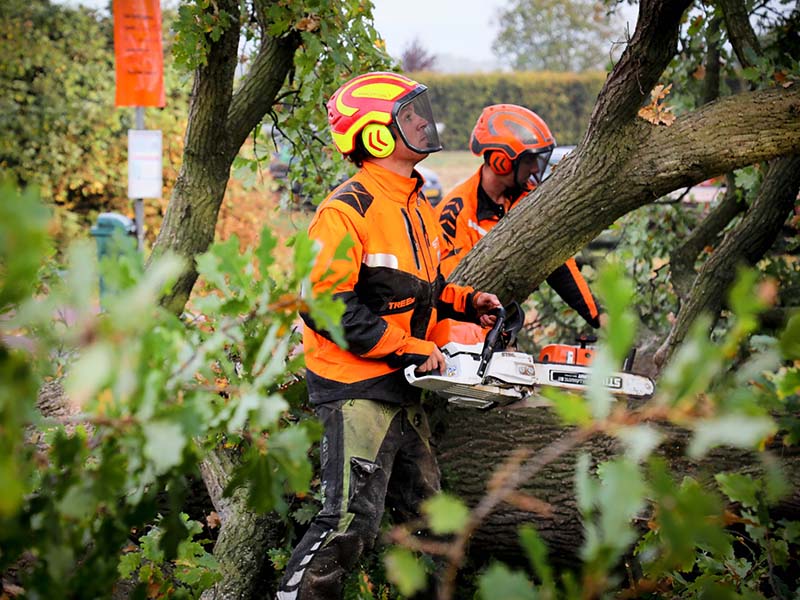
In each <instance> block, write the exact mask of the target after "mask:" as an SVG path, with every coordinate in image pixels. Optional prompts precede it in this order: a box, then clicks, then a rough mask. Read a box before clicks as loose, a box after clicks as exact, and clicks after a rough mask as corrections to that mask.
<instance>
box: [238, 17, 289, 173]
mask: <svg viewBox="0 0 800 600" xmlns="http://www.w3.org/2000/svg"><path fill="white" fill-rule="evenodd" d="M263 35H264V38H263V40H262V42H261V48H260V50H259V52H258V55H257V56H256V58H255V59H254V60H253V62H252V63H251V64H250V68H249V70H248V72H247V76H246V77H245V79H244V81H243V82H242V85H241V86H240V87H239V89H238V90H237V91H236V94H235V95H234V97H233V101H232V103H231V108H230V113H229V117H228V131H229V132H230V137H231V141H232V148H235V151H234V156H235V155H236V152H238V150H239V148H240V147H241V146H242V144H244V142H245V140H246V139H247V136H248V135H250V132H252V131H253V129H255V127H256V126H257V125H258V123H259V122H260V121H261V119H263V117H264V115H265V114H266V113H267V112H268V111H269V110H270V108H271V107H272V104H273V103H274V101H275V98H276V96H277V95H278V92H279V91H280V89H281V87H282V86H283V82H284V81H285V80H286V75H287V74H288V73H289V70H290V69H291V68H292V63H293V61H294V54H295V51H296V50H297V48H298V47H299V46H300V35H299V33H298V32H296V31H291V32H289V33H288V34H286V35H284V36H282V37H280V38H271V37H269V36H267V35H266V33H264V34H263ZM231 160H233V157H231Z"/></svg>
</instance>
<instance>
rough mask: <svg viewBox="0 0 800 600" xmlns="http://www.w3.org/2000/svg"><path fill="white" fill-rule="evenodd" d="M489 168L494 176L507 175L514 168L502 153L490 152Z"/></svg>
mask: <svg viewBox="0 0 800 600" xmlns="http://www.w3.org/2000/svg"><path fill="white" fill-rule="evenodd" d="M487 162H488V164H489V168H490V169H491V170H492V172H493V173H494V174H495V175H508V174H509V173H511V170H512V168H513V166H514V164H513V162H512V161H511V160H509V158H508V156H506V155H505V153H504V152H500V151H495V152H491V153H490V154H489V157H488V161H487Z"/></svg>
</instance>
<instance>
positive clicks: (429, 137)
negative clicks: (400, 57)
mask: <svg viewBox="0 0 800 600" xmlns="http://www.w3.org/2000/svg"><path fill="white" fill-rule="evenodd" d="M393 112H394V115H393V116H394V124H395V126H396V127H397V131H398V132H399V133H400V137H401V138H403V141H404V142H405V144H406V146H408V147H409V148H411V149H412V150H414V152H419V153H420V154H429V153H431V152H438V151H439V150H441V149H442V144H441V142H439V132H438V131H436V121H434V119H433V110H432V109H431V102H430V99H429V98H428V90H427V88H426V87H424V86H419V88H417V90H414V92H412V93H411V94H409V96H408V97H407V98H404V99H403V100H401V101H400V102H399V103H398V104H397V106H396V107H395V109H394V111H393Z"/></svg>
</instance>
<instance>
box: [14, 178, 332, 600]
mask: <svg viewBox="0 0 800 600" xmlns="http://www.w3.org/2000/svg"><path fill="white" fill-rule="evenodd" d="M2 191H3V194H4V195H3V197H2V198H0V205H2V206H15V205H17V204H19V203H20V202H21V201H22V199H23V198H24V199H25V200H26V202H31V203H33V202H34V200H33V199H32V197H31V195H30V194H25V195H21V194H14V193H11V191H10V189H9V188H8V187H4V188H3V190H2ZM17 217H18V218H17V219H16V220H12V219H8V220H6V219H4V220H2V221H0V240H9V239H14V238H12V237H11V235H12V233H11V231H9V229H10V228H14V229H16V230H17V232H15V233H18V232H21V231H29V232H30V233H31V235H29V236H24V237H22V238H19V240H18V242H19V243H18V245H17V246H15V248H14V249H13V250H12V249H10V248H9V247H8V246H6V245H3V246H2V247H3V255H2V261H0V265H2V268H3V269H4V271H5V272H14V273H19V274H20V277H22V276H23V275H24V276H25V277H26V280H15V281H13V282H8V280H7V279H6V278H3V279H2V280H0V281H2V287H0V290H2V297H3V298H8V299H9V301H10V300H11V299H14V300H16V304H14V305H6V306H4V307H2V309H0V328H1V331H2V334H3V338H2V339H3V340H4V341H3V342H2V343H0V372H2V373H3V378H2V384H1V385H2V386H3V389H2V392H3V393H2V396H0V402H2V404H0V419H2V420H0V429H2V430H3V431H4V432H7V434H4V435H3V436H2V442H0V443H2V454H0V485H2V487H3V490H4V493H3V498H2V501H0V546H1V547H2V553H0V572H5V571H6V569H8V567H10V566H11V565H13V564H14V563H15V562H16V561H18V560H19V558H20V557H21V556H23V554H25V555H27V556H31V557H33V560H32V561H28V562H26V565H25V566H24V568H22V570H21V571H20V573H19V577H20V581H21V584H22V586H23V587H24V588H25V590H26V593H27V594H29V595H32V596H34V595H40V596H43V597H48V596H50V595H51V594H50V592H52V590H55V589H58V590H59V593H60V594H63V595H65V596H70V595H81V596H87V597H103V596H107V595H108V594H109V591H110V589H111V586H112V585H113V583H114V581H115V580H116V578H117V577H118V569H119V568H120V566H119V563H120V560H121V556H122V555H121V553H122V551H123V549H124V548H126V547H127V546H128V540H129V538H130V536H131V535H132V531H133V530H134V529H136V530H142V529H144V528H145V527H146V526H147V524H148V523H150V522H152V520H153V519H155V517H156V514H157V512H161V513H162V514H163V515H164V516H163V519H162V520H161V521H160V522H159V524H158V533H157V534H156V533H153V534H152V537H150V538H148V539H147V541H146V542H143V545H142V550H141V557H140V558H132V557H130V554H128V556H127V557H126V558H125V561H126V562H125V563H124V568H126V569H132V568H133V567H134V566H138V568H139V578H140V580H143V579H142V577H144V578H146V579H147V580H148V581H150V582H155V583H157V584H158V585H159V586H161V585H162V584H163V585H165V586H167V587H169V585H171V584H169V583H167V580H166V579H163V578H162V576H161V575H159V572H160V571H159V570H161V571H163V572H166V571H164V569H166V568H167V567H166V566H164V567H163V568H162V567H161V566H158V565H157V564H156V563H162V562H163V563H164V565H166V564H167V563H172V566H170V567H169V569H167V571H169V573H170V574H171V577H174V578H176V579H175V580H176V581H179V582H183V584H185V585H187V586H189V587H190V588H192V589H193V590H194V591H192V594H195V592H197V591H199V590H200V589H201V588H202V587H204V586H205V587H207V586H208V585H210V584H211V582H212V581H213V578H214V577H215V575H214V570H215V566H214V564H213V562H212V561H210V560H209V559H208V557H207V556H206V555H205V554H204V553H202V552H201V551H200V549H199V547H198V546H197V545H196V542H192V541H191V539H192V537H193V536H194V535H196V534H197V531H196V528H197V525H196V524H194V523H190V522H187V520H186V519H183V518H181V517H180V509H181V506H182V504H183V501H184V499H185V496H186V491H187V485H186V478H187V477H188V476H195V477H196V476H197V473H196V465H197V464H198V463H199V462H200V461H201V460H202V459H203V457H204V456H205V455H206V453H207V452H209V451H210V450H211V449H212V448H214V447H216V446H217V445H218V444H219V443H223V444H224V445H225V446H226V447H227V448H229V449H231V450H234V451H236V452H237V453H238V454H239V455H240V457H241V459H242V460H241V466H240V468H239V470H238V471H237V472H235V473H234V474H233V479H234V481H233V483H232V484H231V485H230V486H229V487H230V490H229V491H232V490H233V489H234V488H235V487H237V486H243V487H244V488H245V491H246V493H247V495H248V497H250V498H251V500H252V505H253V506H255V507H258V508H275V509H278V510H281V511H283V512H284V513H285V511H286V509H287V503H286V501H285V495H286V494H291V493H294V492H305V491H306V490H308V488H309V480H310V478H311V466H310V464H309V461H308V457H307V452H308V450H309V446H310V444H311V442H312V441H313V440H315V439H317V438H318V436H319V427H318V426H317V425H315V424H312V423H311V422H308V421H302V422H300V423H297V419H298V418H300V417H302V416H303V412H302V409H301V407H300V406H299V405H298V404H297V403H296V401H295V400H293V401H292V402H293V404H292V403H290V400H289V399H288V398H289V396H290V394H289V393H287V394H286V397H284V394H283V393H282V390H283V389H284V388H285V384H286V382H287V381H292V380H293V377H292V376H291V373H292V372H295V371H296V370H297V369H299V368H300V366H301V365H302V356H298V355H295V354H294V353H293V348H294V347H295V346H296V344H297V342H298V339H297V334H296V333H295V332H294V330H293V328H292V324H293V321H294V319H295V318H296V312H297V310H298V309H300V308H302V309H304V310H308V311H309V312H310V313H311V314H312V316H314V317H315V318H318V319H322V318H323V317H324V318H328V319H330V315H329V314H327V312H326V311H327V310H328V309H329V308H330V307H331V306H333V305H331V303H330V300H328V301H327V302H323V301H320V300H313V301H309V302H308V303H304V302H302V301H301V300H300V298H299V296H298V290H299V289H300V287H301V283H302V282H301V280H300V279H297V278H295V277H294V275H293V274H285V273H280V272H278V271H277V270H276V268H275V265H274V263H273V259H272V256H271V254H270V251H271V249H272V248H273V247H274V243H270V241H269V240H270V239H271V238H270V236H269V233H268V232H265V233H264V234H263V235H262V239H263V240H264V242H263V243H262V245H261V246H260V247H259V248H258V249H256V250H247V251H246V252H244V253H239V252H238V246H236V243H235V241H234V242H228V243H226V244H220V245H216V246H212V248H211V249H210V250H209V252H208V253H206V254H205V255H203V256H201V257H200V258H199V260H198V269H199V271H200V273H201V275H202V277H203V278H204V281H205V282H206V284H205V288H204V289H203V294H205V295H202V296H201V297H199V298H198V299H197V300H196V302H195V303H194V305H193V306H192V311H193V312H192V313H191V314H186V315H184V318H183V319H178V318H176V317H175V316H173V315H172V314H170V313H168V312H166V311H164V310H163V309H161V308H159V306H158V302H157V300H158V298H159V297H160V295H161V293H162V292H163V289H164V287H165V286H167V285H169V284H170V282H171V281H172V280H173V279H174V277H175V276H176V274H177V273H178V272H179V270H180V268H181V261H179V260H178V259H176V258H174V257H169V256H166V257H163V258H161V259H159V260H157V261H154V263H153V264H152V265H150V267H149V268H148V269H147V271H146V272H144V273H143V274H142V273H141V272H140V270H138V271H137V269H135V268H131V269H128V270H126V273H127V275H126V276H124V277H120V278H118V279H117V280H114V281H113V282H112V283H113V289H112V290H111V291H112V292H113V293H111V294H109V297H108V299H107V301H106V302H105V303H104V311H103V312H102V313H98V312H97V310H96V309H93V308H92V307H93V306H96V305H97V298H96V296H95V294H94V293H93V292H92V290H93V289H95V286H96V282H97V270H96V266H95V264H94V260H93V256H94V251H93V250H92V249H91V248H89V247H86V246H78V247H76V248H74V249H73V250H71V251H70V253H69V257H70V262H69V264H68V265H67V268H66V269H65V270H63V271H62V273H61V276H60V277H59V278H57V279H56V280H54V281H52V282H51V283H50V284H49V287H48V288H47V293H46V294H34V291H35V290H36V289H37V287H36V285H35V276H36V275H37V273H36V271H35V269H34V268H33V265H35V264H37V263H39V262H41V261H43V260H44V259H45V258H46V257H47V256H48V251H47V244H45V243H43V239H44V238H43V227H44V223H43V219H42V218H41V208H38V209H35V208H31V209H30V210H20V211H19V212H18V213H17ZM299 245H300V246H303V247H307V246H308V241H307V240H305V241H303V243H301V244H299ZM303 256H304V258H303V259H302V260H310V259H312V258H313V254H312V253H308V252H307V253H305V254H304V255H303ZM133 262H135V261H133ZM298 272H300V273H307V272H308V265H305V264H301V265H300V268H298ZM7 282H8V283H7ZM335 308H336V310H338V311H341V307H340V306H338V305H337V306H335ZM65 314H66V315H69V319H68V320H67V319H62V320H60V319H59V318H58V315H65ZM54 315H56V320H55V321H54ZM6 336H10V337H8V338H7V337H6ZM20 336H24V337H20ZM6 339H11V340H19V341H20V342H25V341H30V342H31V343H30V344H13V345H12V346H9V345H7V344H6V341H5V340H6ZM16 346H21V347H20V348H16ZM26 347H29V348H30V349H29V350H26V349H24V348H26ZM62 371H63V372H64V373H66V377H64V378H63V379H62V380H61V381H63V384H64V389H65V390H66V393H67V395H66V396H65V397H64V398H62V399H61V400H60V401H59V402H57V403H56V405H55V406H53V407H51V408H50V411H51V412H52V411H53V409H56V412H55V413H54V414H52V415H51V416H46V417H42V416H40V415H39V413H38V412H37V411H36V409H35V406H36V399H37V390H38V389H39V387H40V385H41V384H42V382H43V380H44V379H45V378H46V377H48V378H49V377H51V376H52V375H59V376H60V373H61V372H62ZM48 385H49V386H50V389H56V390H57V387H54V382H50V383H49V384H48ZM64 402H66V403H67V406H66V407H65V406H61V405H62V404H63V403H64ZM65 410H68V411H69V412H70V413H74V414H73V416H70V417H67V418H66V419H64V418H63V417H59V416H58V415H63V414H64V411H65ZM165 508H166V510H164V509H165ZM156 542H157V549H156ZM134 563H136V565H134ZM143 573H144V575H143ZM170 581H172V583H174V580H172V579H170ZM173 591H174V590H173ZM176 593H177V592H176ZM164 594H165V595H168V592H167V591H164ZM195 595H196V594H195Z"/></svg>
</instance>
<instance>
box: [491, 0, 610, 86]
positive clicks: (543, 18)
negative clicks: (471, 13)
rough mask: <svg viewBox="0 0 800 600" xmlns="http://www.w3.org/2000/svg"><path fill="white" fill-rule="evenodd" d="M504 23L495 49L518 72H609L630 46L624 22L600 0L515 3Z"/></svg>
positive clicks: (518, 0)
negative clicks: (614, 56)
mask: <svg viewBox="0 0 800 600" xmlns="http://www.w3.org/2000/svg"><path fill="white" fill-rule="evenodd" d="M498 22H499V24H500V31H499V32H498V34H497V38H496V39H495V41H494V43H493V45H492V49H493V50H494V53H495V55H496V56H497V58H498V59H500V60H501V61H502V62H503V64H504V65H506V66H510V67H511V68H512V69H514V70H515V71H525V70H530V71H572V72H581V71H587V70H590V69H605V68H607V66H608V63H609V62H610V60H611V56H612V54H614V52H613V51H614V42H617V43H619V45H620V46H621V45H622V43H624V34H625V30H624V25H623V24H622V23H621V20H620V19H617V18H616V16H615V14H614V13H613V12H609V11H607V9H606V8H605V7H604V5H603V3H602V2H597V1H595V0H569V1H568V2H564V1H563V0H514V1H513V2H510V3H509V4H508V5H507V6H506V7H504V8H503V10H502V11H501V12H500V14H499V15H498ZM616 54H619V52H617V53H616Z"/></svg>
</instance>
